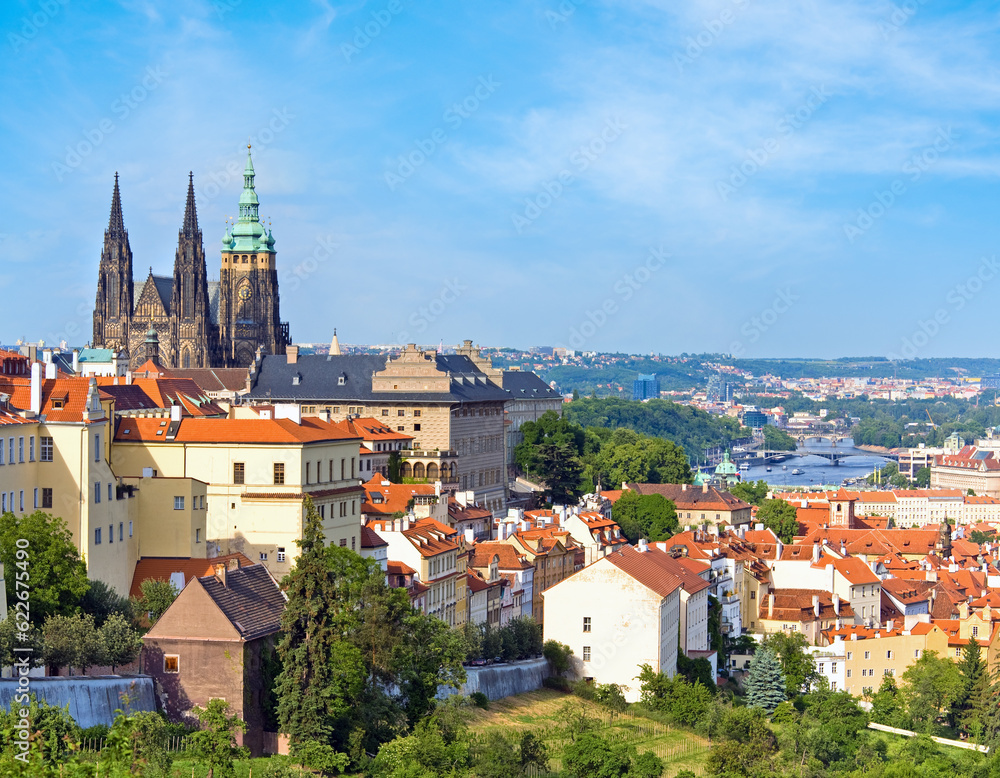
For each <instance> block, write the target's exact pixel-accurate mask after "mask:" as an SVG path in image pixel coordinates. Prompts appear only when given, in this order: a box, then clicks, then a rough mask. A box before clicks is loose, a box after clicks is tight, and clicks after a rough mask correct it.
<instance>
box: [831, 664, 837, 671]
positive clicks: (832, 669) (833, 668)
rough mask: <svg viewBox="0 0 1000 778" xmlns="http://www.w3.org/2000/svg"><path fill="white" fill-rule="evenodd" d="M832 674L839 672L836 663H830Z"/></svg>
mask: <svg viewBox="0 0 1000 778" xmlns="http://www.w3.org/2000/svg"><path fill="white" fill-rule="evenodd" d="M830 672H831V673H835V672H837V663H836V662H830Z"/></svg>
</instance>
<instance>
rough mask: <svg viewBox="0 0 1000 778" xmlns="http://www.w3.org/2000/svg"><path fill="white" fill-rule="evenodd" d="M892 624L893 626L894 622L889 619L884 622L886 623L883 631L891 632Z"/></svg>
mask: <svg viewBox="0 0 1000 778" xmlns="http://www.w3.org/2000/svg"><path fill="white" fill-rule="evenodd" d="M893 624H895V622H894V621H893V620H892V619H889V620H888V621H886V623H885V630H886V632H892V625H893Z"/></svg>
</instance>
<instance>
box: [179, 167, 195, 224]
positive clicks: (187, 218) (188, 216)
mask: <svg viewBox="0 0 1000 778" xmlns="http://www.w3.org/2000/svg"><path fill="white" fill-rule="evenodd" d="M181 231H182V232H183V233H184V234H186V235H197V233H198V209H197V207H196V206H195V202H194V172H188V191H187V203H186V204H185V205H184V224H183V226H182V227H181Z"/></svg>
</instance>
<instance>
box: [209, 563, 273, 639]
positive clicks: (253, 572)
mask: <svg viewBox="0 0 1000 778" xmlns="http://www.w3.org/2000/svg"><path fill="white" fill-rule="evenodd" d="M198 582H199V583H200V584H201V585H202V586H203V587H205V591H206V592H207V593H208V596H209V597H211V598H212V600H213V601H214V602H215V604H216V605H218V606H219V610H221V611H222V612H223V613H224V614H225V616H226V618H227V619H229V621H230V623H232V625H233V626H234V627H236V629H237V630H238V631H239V633H240V636H241V637H242V638H243V639H244V640H253V639H255V638H259V637H263V636H265V635H270V634H273V633H275V632H277V631H278V630H280V629H281V614H282V613H284V611H285V602H286V599H285V595H284V594H282V592H281V589H280V588H279V587H278V584H277V582H276V581H275V580H274V578H272V577H271V574H270V573H269V572H268V571H267V568H266V567H264V565H251V566H249V567H240V568H238V569H236V570H228V571H226V574H225V583H223V582H222V581H221V580H220V579H219V578H218V577H216V576H214V575H207V576H205V577H203V578H199V579H198Z"/></svg>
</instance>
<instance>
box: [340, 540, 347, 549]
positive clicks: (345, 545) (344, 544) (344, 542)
mask: <svg viewBox="0 0 1000 778" xmlns="http://www.w3.org/2000/svg"><path fill="white" fill-rule="evenodd" d="M340 547H341V548H347V538H341V539H340Z"/></svg>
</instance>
